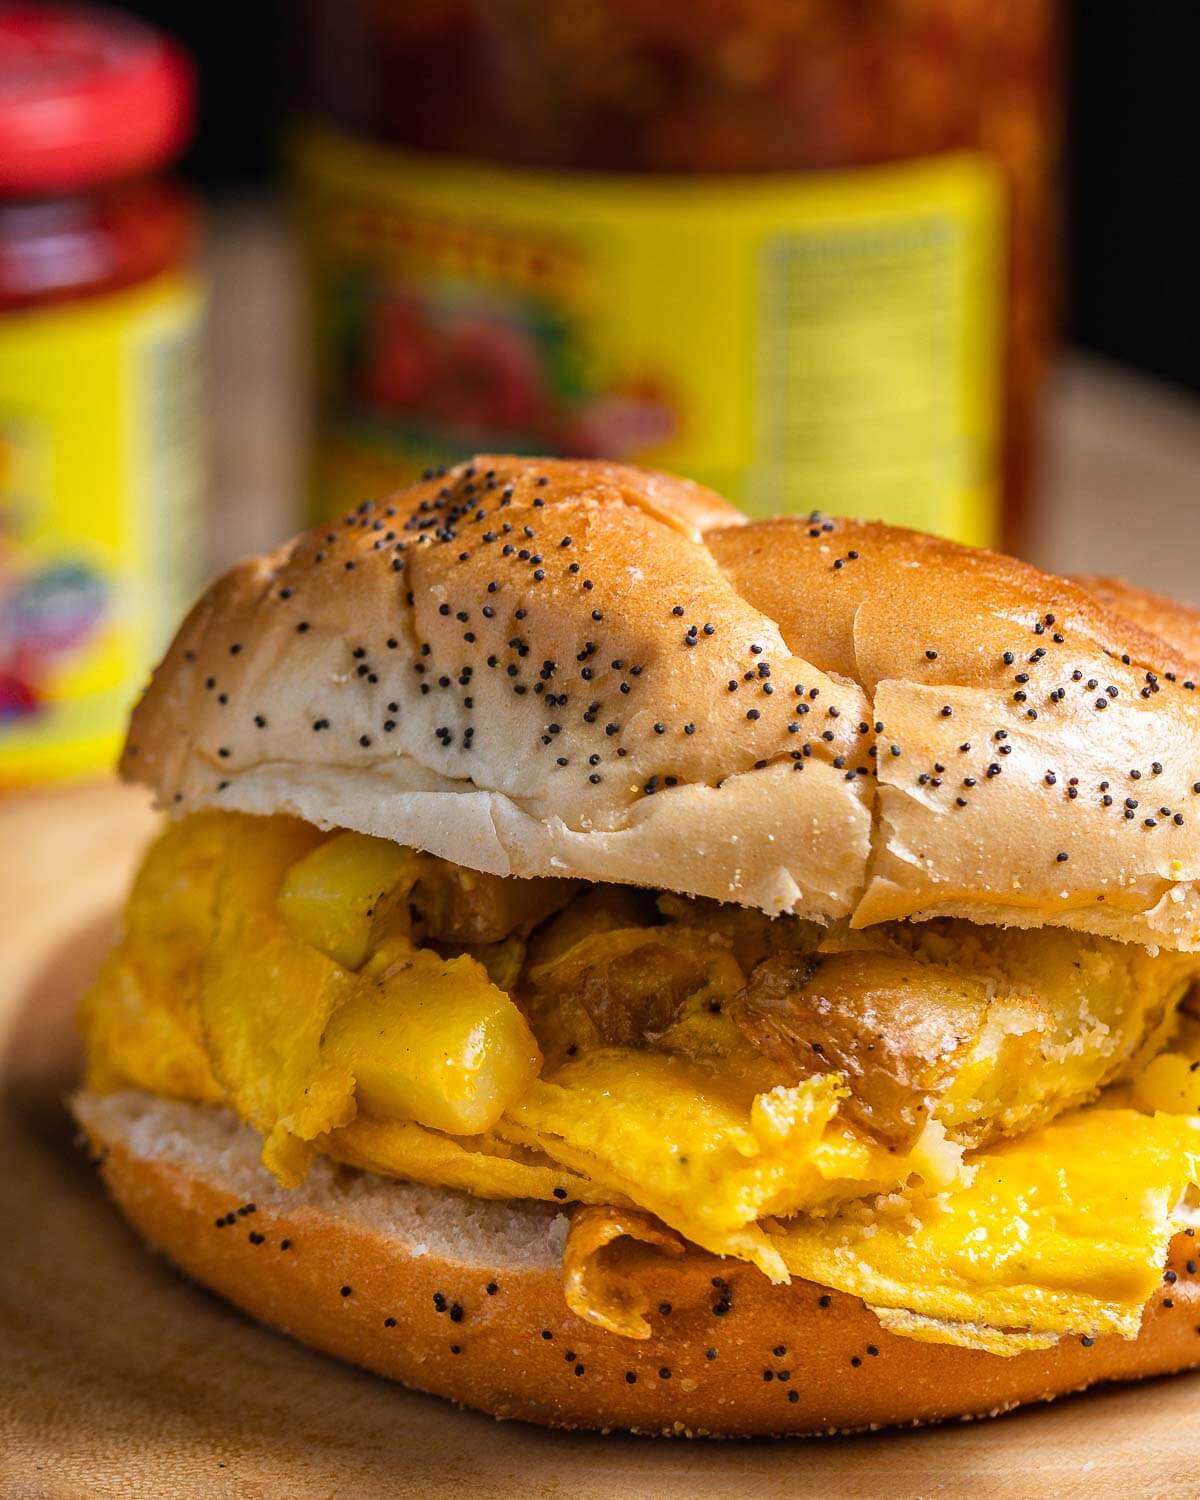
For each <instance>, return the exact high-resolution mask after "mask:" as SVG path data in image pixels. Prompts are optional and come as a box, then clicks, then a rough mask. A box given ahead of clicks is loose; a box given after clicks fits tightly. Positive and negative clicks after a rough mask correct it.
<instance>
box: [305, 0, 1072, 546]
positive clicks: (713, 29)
mask: <svg viewBox="0 0 1200 1500" xmlns="http://www.w3.org/2000/svg"><path fill="white" fill-rule="evenodd" d="M307 8H308V28H307V71H308V75H309V95H310V100H311V102H312V103H313V105H314V107H315V109H316V112H317V114H318V116H319V117H320V118H323V119H325V120H327V121H330V122H332V123H333V124H335V125H336V126H338V127H340V128H342V129H344V130H348V131H351V132H353V133H355V134H357V135H360V136H365V137H369V138H371V139H373V140H376V141H381V142H392V143H395V144H397V145H400V146H404V147H408V148H416V149H418V150H421V151H426V152H434V153H444V154H446V155H448V156H454V157H458V158H462V159H469V160H477V161H488V162H497V163H506V164H514V165H520V166H524V167H533V168H550V169H555V170H558V169H570V170H580V171H583V172H596V171H604V172H636V173H669V174H710V173H718V174H752V173H809V172H818V173H819V172H823V171H827V170H839V169H846V168H854V167H865V166H870V165H875V164H881V163H893V162H901V161H908V160H917V159H922V158H932V157H935V156H937V155H939V154H942V153H947V152H955V151H964V150H965V151H976V152H979V153H982V154H984V155H986V156H987V157H988V158H990V159H991V160H993V161H994V162H995V163H997V164H998V166H999V168H1000V170H1001V172H1002V174H1003V179H1004V183H1005V187H1006V192H1007V214H1008V232H1007V237H1006V238H1007V245H1006V250H1007V264H1008V290H1007V297H1006V301H1005V307H1004V310H1003V334H1004V381H1003V384H1004V412H1003V476H1002V477H1003V489H1004V504H1005V515H1004V531H1005V537H1006V540H1007V541H1008V542H1009V543H1010V544H1011V543H1013V542H1014V541H1015V540H1016V539H1017V538H1019V536H1020V533H1021V529H1022V525H1021V523H1022V516H1023V512H1024V508H1025V505H1026V503H1027V496H1028V492H1029V484H1030V475H1031V464H1032V451H1033V432H1034V415H1035V405H1036V397H1037V391H1038V386H1039V382H1040V378H1041V375H1042V373H1043V370H1044V367H1045V364H1046V356H1047V352H1048V349H1049V346H1050V342H1051V337H1052V330H1053V322H1054V311H1055V297H1054V277H1053V273H1054V255H1053V252H1054V242H1055V230H1056V223H1055V215H1054V210H1053V200H1052V190H1053V169H1054V165H1055V161H1056V155H1057V149H1058V106H1059V88H1058V56H1057V40H1058V36H1057V30H1058V28H1057V22H1058V14H1059V10H1058V6H1057V4H1056V3H1055V0H1003V3H1000V4H997V3H996V0H714V3H711V4H699V5H698V4H696V3H695V0H580V3H569V0H561V3H559V0H556V3H547V0H410V3H407V4H404V5H396V4H393V3H391V0H307Z"/></svg>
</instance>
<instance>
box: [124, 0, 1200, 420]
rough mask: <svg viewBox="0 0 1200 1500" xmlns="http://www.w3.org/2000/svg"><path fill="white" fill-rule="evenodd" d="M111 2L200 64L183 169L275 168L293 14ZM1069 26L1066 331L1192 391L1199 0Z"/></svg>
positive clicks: (1110, 10) (231, 184) (1195, 382)
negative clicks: (166, 35)
mask: <svg viewBox="0 0 1200 1500" xmlns="http://www.w3.org/2000/svg"><path fill="white" fill-rule="evenodd" d="M121 3H122V4H123V5H124V8H125V9H127V10H132V11H134V12H136V13H138V14H140V15H143V16H145V17H147V18H148V19H151V20H153V21H155V22H157V23H158V24H159V25H161V26H163V27H165V28H166V29H167V30H169V31H171V32H173V33H174V34H175V36H177V37H178V38H179V39H180V40H181V41H182V42H183V43H184V44H185V45H186V46H187V47H188V48H189V50H190V51H191V53H192V55H193V57H194V58H195V59H196V61H197V63H198V65H199V70H200V80H201V116H200V130H199V134H198V136H197V138H196V141H195V143H194V145H193V147H192V149H191V151H190V152H189V154H188V157H187V160H186V163H185V167H186V170H187V171H188V172H189V173H190V174H191V175H192V176H193V177H194V178H195V179H196V181H198V182H199V183H200V184H201V185H203V186H204V187H205V188H207V189H209V190H215V191H229V190H239V189H241V190H244V189H247V188H253V187H255V186H258V185H260V184H263V183H265V182H268V181H269V180H271V178H272V177H274V176H276V175H277V174H278V172H279V168H280V156H281V151H280V140H281V125H282V121H283V120H284V118H285V116H286V108H285V106H286V97H285V96H286V77H287V71H288V70H287V66H286V49H287V36H288V30H289V13H290V15H291V16H292V17H294V15H295V10H294V9H293V8H292V7H291V6H289V4H288V3H287V0H249V3H248V4H245V5H242V6H239V7H237V17H236V23H235V22H233V21H231V11H232V10H233V7H230V6H227V5H222V4H212V3H208V4H205V5H203V6H201V5H184V4H181V3H180V0H121ZM401 3H403V0H401ZM546 3H547V4H552V3H553V0H546ZM996 3H997V4H1004V3H1006V0H996ZM1067 40H1068V48H1067V58H1066V67H1065V75H1066V76H1065V78H1064V86H1065V99H1066V149H1065V160H1064V189H1065V193H1064V225H1063V229H1064V240H1065V245H1064V249H1065V254H1064V267H1063V269H1064V287H1063V330H1064V334H1065V336H1066V337H1067V339H1069V340H1070V341H1071V342H1072V343H1074V344H1077V345H1080V346H1082V347H1084V348H1087V349H1090V350H1093V351H1094V352H1096V353H1100V354H1103V355H1106V356H1108V357H1110V358H1113V359H1116V360H1120V361H1123V362H1125V363H1127V364H1131V365H1134V366H1137V367H1139V368H1141V369H1143V370H1145V371H1147V372H1148V373H1151V374H1154V375H1157V376H1159V377H1161V378H1163V379H1165V380H1169V381H1172V382H1175V383H1177V384H1180V385H1183V386H1187V387H1190V388H1191V389H1193V390H1197V391H1200V286H1198V277H1200V206H1198V205H1197V202H1196V199H1197V182H1198V181H1200V170H1198V168H1197V161H1196V154H1195V144H1196V141H1197V138H1198V136H1200V128H1198V105H1197V100H1198V98H1200V90H1198V88H1197V79H1196V59H1197V56H1200V6H1197V5H1196V4H1195V3H1194V0H1148V3H1145V4H1139V5H1129V4H1126V3H1119V4H1118V3H1116V0H1075V3H1074V4H1073V5H1071V6H1069V7H1068V11H1067Z"/></svg>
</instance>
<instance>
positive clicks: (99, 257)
mask: <svg viewBox="0 0 1200 1500" xmlns="http://www.w3.org/2000/svg"><path fill="white" fill-rule="evenodd" d="M191 109H192V88H191V77H190V71H189V69H188V66H187V64H186V62H185V61H184V60H183V58H182V56H181V55H180V54H179V52H178V51H177V50H176V49H175V48H174V47H173V46H172V45H171V44H170V43H169V42H167V41H166V40H165V39H164V38H162V37H160V36H158V35H157V34H156V33H154V32H151V31H150V30H148V29H147V28H145V27H143V26H141V25H140V24H138V23H137V22H134V21H130V20H126V19H124V18H121V17H118V16H115V15H113V14H112V13H109V12H102V11H93V10H90V9H88V8H86V7H80V8H68V9H61V10H60V9H51V8H47V7H40V6H33V5H6V4H0V311H12V310H14V309H23V308H30V307H36V306H44V305H46V304H50V303H55V302H64V301H68V300H73V299H77V298H81V297H90V296H100V295H103V294H106V293H109V292H114V291H119V290H121V289H123V288H125V287H129V286H133V285H135V284H136V283H138V282H141V281H145V280H148V279H149V278H150V277H152V276H156V275H158V274H159V273H160V272H163V271H166V270H169V269H171V268H173V267H176V266H179V265H180V264H182V263H183V262H185V261H186V260H187V259H188V257H189V256H190V253H191V250H192V244H193V238H194V227H195V225H194V214H193V210H192V207H191V204H190V201H189V199H188V198H187V196H186V195H185V194H184V193H183V192H181V190H180V189H179V188H178V187H176V186H175V185H174V184H172V183H169V182H166V181H163V180H160V179H158V178H156V177H155V176H154V175H153V173H154V172H155V170H156V169H158V168H160V167H162V166H164V165H165V164H166V163H167V162H169V161H170V160H171V159H172V158H173V157H174V156H175V155H176V154H177V153H178V151H179V149H180V147H181V146H182V144H183V141H184V139H185V137H186V134H187V131H188V129H189V126H190V121H191Z"/></svg>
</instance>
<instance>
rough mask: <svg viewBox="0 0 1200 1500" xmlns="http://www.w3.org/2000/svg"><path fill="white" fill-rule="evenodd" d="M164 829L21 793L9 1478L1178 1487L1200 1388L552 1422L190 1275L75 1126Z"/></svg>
mask: <svg viewBox="0 0 1200 1500" xmlns="http://www.w3.org/2000/svg"><path fill="white" fill-rule="evenodd" d="M152 828H153V820H152V818H151V816H150V813H149V811H148V809H147V806H146V802H145V799H144V797H143V796H142V795H141V794H139V793H137V792H134V791H131V790H129V789H123V788H118V787H117V786H115V785H103V786H98V787H92V788H86V789H77V790H74V791H70V792H57V793H53V794H49V793H47V794H41V795H38V796H30V797H25V798H21V799H17V800H9V801H7V802H0V1226H2V1228H3V1239H2V1241H0V1495H3V1496H4V1497H6V1500H7V1497H19V1500H32V1497H43V1496H44V1497H53V1500H66V1497H71V1500H74V1497H84V1496H86V1497H89V1500H92V1497H105V1496H114V1497H120V1500H127V1497H138V1496H147V1497H151V1496H152V1497H155V1500H159V1497H161V1500H175V1497H180V1496H188V1497H191V1496H195V1497H204V1500H209V1497H214V1500H223V1497H226V1496H229V1497H239V1500H240V1497H245V1500H270V1497H274V1496H288V1497H294V1500H307V1497H314V1500H315V1497H322V1500H329V1497H342V1496H345V1497H354V1500H367V1497H375V1496H380V1497H383V1496H388V1497H398V1500H402V1497H408V1496H412V1497H421V1500H425V1497H428V1496H435V1495H445V1494H452V1493H454V1494H458V1495H465V1496H477V1495H479V1496H489V1497H490V1496H519V1497H521V1500H541V1497H556V1496H564V1497H566V1496H569V1497H571V1500H590V1497H601V1496H604V1497H608V1496H620V1497H629V1496H672V1497H681V1500H682V1497H687V1500H692V1497H701V1500H704V1497H718V1496H720V1497H738V1500H741V1497H757V1496H772V1497H773V1496H785V1495H814V1496H822V1497H826V1496H829V1497H833V1496H876V1495H887V1496H889V1497H896V1500H900V1497H906V1496H935V1495H970V1496H972V1497H974V1500H987V1497H992V1496H1029V1495H1054V1496H1056V1497H1059V1500H1067V1497H1074V1496H1088V1497H1095V1496H1131V1495H1137V1496H1181V1495H1195V1494H1197V1493H1200V1380H1198V1379H1197V1378H1196V1377H1191V1376H1187V1377H1182V1378H1176V1379H1174V1380H1169V1381H1155V1382H1151V1383H1148V1384H1144V1385H1141V1386H1134V1387H1126V1388H1120V1389H1109V1390H1105V1391H1101V1392H1098V1393H1093V1394H1091V1395H1089V1396H1085V1397H1079V1398H1074V1399H1071V1400H1067V1401H1063V1402H1061V1403H1059V1404H1057V1405H1055V1406H1051V1407H1043V1408H1039V1409H1037V1410H1034V1411H1028V1412H1020V1413H1015V1414H1013V1415H1010V1416H1008V1417H1004V1418H1001V1419H999V1420H996V1421H992V1422H978V1423H972V1424H967V1425H957V1426H951V1427H942V1428H938V1429H929V1430H926V1431H918V1432H904V1433H891V1434H888V1433H882V1434H879V1435H877V1436H873V1437H864V1438H853V1439H836V1440H820V1441H785V1442H777V1443H772V1442H726V1443H713V1442H703V1441H698V1442H692V1443H688V1442H684V1441H668V1440H664V1439H646V1438H629V1437H620V1436H617V1437H601V1436H587V1435H571V1434H559V1433H550V1432H543V1431H541V1430H539V1429H536V1428H532V1427H526V1426H523V1425H521V1424H518V1423H505V1424H501V1423H496V1422H493V1421H491V1420H490V1419H488V1418H485V1417H481V1416H478V1415H475V1414H474V1413H467V1412H460V1411H457V1410H456V1409H454V1408H453V1407H451V1406H449V1405H446V1404H445V1403H443V1402H439V1401H436V1400H434V1399H433V1398H431V1397H426V1396H420V1395H416V1394H413V1393H412V1392H409V1391H405V1390H403V1389H401V1388H399V1387H396V1386H392V1385H389V1384H387V1383H386V1382H384V1381H382V1380H378V1379H376V1378H374V1377H373V1376H369V1375H365V1374H362V1373H360V1372H359V1371H356V1370H352V1369H349V1368H346V1367H345V1366H342V1365H338V1364H336V1363H334V1362H332V1361H330V1360H327V1359H324V1358H322V1357H321V1356H319V1355H315V1354H310V1353H308V1352H306V1351H305V1350H303V1349H300V1348H299V1347H297V1346H296V1345H294V1344H292V1343H290V1342H289V1341H288V1340H286V1339H284V1338H283V1337H281V1336H278V1335H276V1334H273V1333H270V1332H268V1331H266V1330H264V1329H262V1328H259V1327H258V1326H256V1325H255V1324H253V1323H251V1322H250V1321H248V1320H247V1319H246V1318H244V1317H243V1316H241V1315H240V1314H238V1313H237V1312H235V1311H233V1310H232V1309H230V1308H227V1307H225V1306H224V1305H223V1304H221V1303H219V1302H218V1301H217V1300H216V1299H215V1298H213V1297H211V1296H209V1295H208V1294H207V1293H205V1292H203V1291H201V1290H199V1289H198V1288H197V1287H195V1286H192V1285H190V1284H189V1283H187V1282H185V1281H184V1280H182V1279H181V1278H180V1277H179V1276H177V1275H176V1274H175V1273H174V1272H173V1271H172V1270H171V1269H170V1268H169V1267H168V1266H166V1265H165V1264H163V1263H162V1262H161V1261H160V1260H158V1259H157V1258H155V1257H153V1256H151V1255H148V1254H147V1253H146V1252H145V1251H144V1250H143V1249H142V1247H141V1246H140V1245H139V1244H138V1243H137V1242H136V1241H135V1239H134V1236H133V1234H132V1233H131V1232H130V1231H129V1230H128V1229H126V1228H125V1226H124V1224H123V1223H122V1222H121V1221H120V1220H118V1218H117V1216H116V1214H115V1213H114V1212H113V1211H112V1210H111V1208H110V1207H109V1205H108V1203H107V1201H106V1200H105V1198H104V1195H103V1193H102V1192H101V1190H100V1187H99V1185H98V1181H97V1178H96V1176H95V1173H94V1171H93V1169H92V1168H91V1167H90V1166H89V1164H88V1163H87V1161H86V1159H85V1157H84V1154H83V1152H82V1151H81V1150H80V1149H79V1148H78V1146H77V1144H76V1143H75V1142H74V1140H73V1134H72V1127H71V1124H70V1122H69V1121H68V1119H67V1116H66V1114H65V1113H64V1111H63V1108H62V1096H63V1093H64V1092H65V1091H66V1090H67V1089H68V1088H69V1087H70V1086H71V1084H72V1081H73V1079H74V1077H75V1073H76V1070H77V1067H78V1045H77V1042H76V1039H75V1036H74V1029H73V1024H72V1012H73V1008H74V1005H75V1001H76V999H77V997H78V995H79V993H80V991H81V989H82V988H83V986H84V985H85V983H86V982H87V978H88V975H89V974H90V973H91V971H92V970H93V969H94V967H95V965H96V963H97V961H98V959H99V957H100V955H101V954H102V953H103V951H104V948H105V945H106V943H107V942H108V941H109V938H110V936H111V933H112V927H113V920H114V913H115V911H116V907H117V903H118V902H119V900H120V897H121V894H122V891H123V889H124V886H125V884H126V882H127V881H128V878H129V875H130V873H131V871H132V868H133V866H134V863H135V862H136V859H137V855H138V852H139V850H140V848H141V847H142V846H143V844H144V842H145V840H146V838H147V836H148V835H149V833H150V831H151V829H152Z"/></svg>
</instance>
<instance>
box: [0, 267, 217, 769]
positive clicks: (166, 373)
mask: <svg viewBox="0 0 1200 1500" xmlns="http://www.w3.org/2000/svg"><path fill="white" fill-rule="evenodd" d="M199 311H200V297H199V293H198V290H197V287H196V285H195V283H194V282H193V281H191V280H190V279H188V278H186V277H182V276H178V275H167V276H163V277H159V278H156V279H155V280H153V281H151V282H147V283H145V284H143V285H140V286H138V287H135V288H133V289H132V290H129V291H123V292H116V293H113V294H110V295H108V296H103V297H98V298H90V299H88V300H86V301H80V302H73V303H65V304H62V305H61V306H54V307H49V308H39V309H34V310H32V311H29V312H17V313H8V314H5V315H3V316H0V787H3V786H11V785H15V784H21V783H25V782H32V781H42V780H46V779H49V778H54V777H60V776H70V775H79V774H87V773H89V772H94V771H97V770H100V769H103V768H104V767H106V766H108V765H110V764H111V762H112V760H113V758H114V756H115V755H116V752H117V749H118V747H119V744H120V740H121V736H122V733H123V731H124V727H125V720H126V717H127V715H128V713H129V710H130V708H131V707H132V704H133V701H134V698H135V697H136V695H137V693H138V691H139V690H140V688H141V686H142V684H143V682H144V680H145V677H146V674H147V673H148V671H149V669H150V667H151V666H152V665H153V662H154V659H155V657H156V656H157V655H158V654H159V652H160V651H161V650H162V648H163V646H164V645H165V643H166V640H167V639H168V638H169V636H170V633H171V631H172V630H173V629H174V627H175V625H176V624H177V623H178V620H179V616H180V613H181V611H182V610H183V608H184V607H185V606H186V605H187V603H188V602H189V600H190V596H191V595H192V593H193V592H194V591H195V588H196V586H197V583H198V581H199V571H200V569H201V566H202V560H203V541H204V539H203V536H202V534H201V531H200V522H201V519H202V518H201V512H200V484H201V476H202V463H201V450H200V425H199V421H198V416H199V397H200V393H199V384H198V382H199V369H200V365H199V358H198V347H197V345H198V339H197V334H198V327H199Z"/></svg>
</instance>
